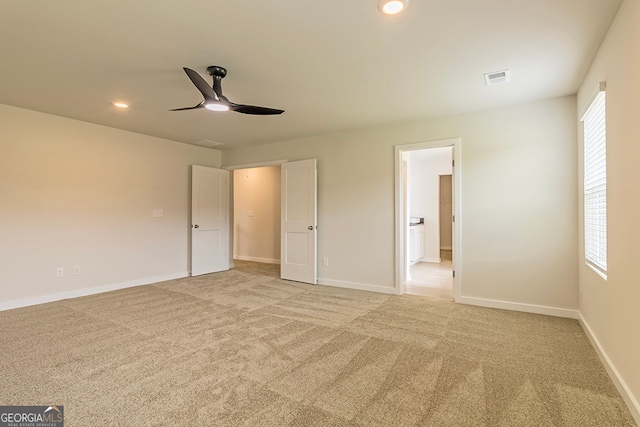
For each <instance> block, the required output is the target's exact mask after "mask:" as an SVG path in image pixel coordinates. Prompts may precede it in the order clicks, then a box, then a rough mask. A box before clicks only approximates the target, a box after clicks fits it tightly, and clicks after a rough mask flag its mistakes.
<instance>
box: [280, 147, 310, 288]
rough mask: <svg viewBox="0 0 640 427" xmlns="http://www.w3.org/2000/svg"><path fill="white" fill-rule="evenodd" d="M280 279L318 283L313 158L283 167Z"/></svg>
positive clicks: (286, 164)
mask: <svg viewBox="0 0 640 427" xmlns="http://www.w3.org/2000/svg"><path fill="white" fill-rule="evenodd" d="M281 185H282V193H281V201H282V202H281V203H282V208H281V212H280V215H281V229H280V230H281V231H280V232H281V246H280V248H281V249H280V251H281V254H280V277H282V278H283V279H288V280H295V281H298V282H304V283H311V284H314V285H315V284H316V283H317V256H316V252H317V250H316V245H317V242H316V240H317V218H316V217H317V210H316V209H317V208H316V205H317V179H316V159H310V160H302V161H297V162H288V163H283V164H282V174H281Z"/></svg>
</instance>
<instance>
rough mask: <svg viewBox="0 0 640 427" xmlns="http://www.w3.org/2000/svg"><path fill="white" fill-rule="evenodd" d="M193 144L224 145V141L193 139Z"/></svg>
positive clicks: (209, 146)
mask: <svg viewBox="0 0 640 427" xmlns="http://www.w3.org/2000/svg"><path fill="white" fill-rule="evenodd" d="M191 144H193V145H199V146H201V147H207V148H211V147H217V146H218V145H223V144H222V142H216V141H211V140H210V139H199V140H198V141H193V142H192V143H191Z"/></svg>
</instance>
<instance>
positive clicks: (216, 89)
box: [170, 65, 284, 116]
mask: <svg viewBox="0 0 640 427" xmlns="http://www.w3.org/2000/svg"><path fill="white" fill-rule="evenodd" d="M183 70H184V72H185V73H187V76H188V77H189V79H191V82H192V83H193V84H194V85H195V87H196V88H198V90H199V91H200V93H202V96H204V100H202V102H201V103H199V104H198V105H196V106H194V107H184V108H175V109H173V110H170V111H182V110H195V109H198V108H206V109H208V110H212V111H228V110H231V111H235V112H237V113H243V114H254V115H259V116H268V115H274V114H282V113H284V110H278V109H275V108H267V107H258V106H255V105H244V104H235V103H233V102H231V101H229V99H228V98H227V97H226V96H224V95H223V94H222V79H223V78H224V77H225V76H226V75H227V70H226V69H224V68H222V67H219V66H217V65H212V66H210V67H207V72H208V73H209V75H210V76H212V77H213V86H209V83H207V82H206V81H205V79H203V78H202V77H201V76H200V74H198V73H197V72H195V71H193V70H192V69H190V68H187V67H183Z"/></svg>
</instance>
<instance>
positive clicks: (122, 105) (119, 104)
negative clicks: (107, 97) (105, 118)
mask: <svg viewBox="0 0 640 427" xmlns="http://www.w3.org/2000/svg"><path fill="white" fill-rule="evenodd" d="M113 105H115V106H116V107H118V108H129V104H126V103H124V102H114V103H113Z"/></svg>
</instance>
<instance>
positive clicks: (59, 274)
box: [56, 267, 64, 277]
mask: <svg viewBox="0 0 640 427" xmlns="http://www.w3.org/2000/svg"><path fill="white" fill-rule="evenodd" d="M56 277H64V267H58V268H56Z"/></svg>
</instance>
